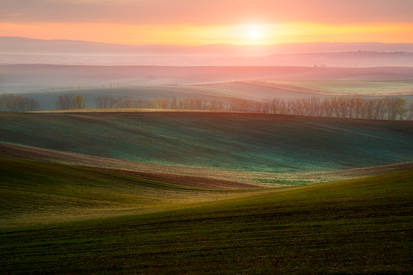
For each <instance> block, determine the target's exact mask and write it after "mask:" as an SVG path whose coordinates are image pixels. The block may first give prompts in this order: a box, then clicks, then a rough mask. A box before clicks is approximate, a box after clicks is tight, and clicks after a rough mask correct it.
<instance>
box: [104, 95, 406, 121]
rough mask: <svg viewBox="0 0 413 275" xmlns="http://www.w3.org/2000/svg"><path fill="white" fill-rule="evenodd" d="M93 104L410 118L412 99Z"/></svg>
mask: <svg viewBox="0 0 413 275" xmlns="http://www.w3.org/2000/svg"><path fill="white" fill-rule="evenodd" d="M96 107H98V108H157V109H177V110H179V109H182V110H185V109H188V110H189V109H191V110H208V111H229V112H254V113H267V114H282V115H300V116H317V117H334V118H355V119H376V120H406V119H409V120H412V119H413V103H410V104H408V103H407V102H406V100H405V99H403V98H399V97H383V98H361V97H350V96H338V97H324V98H322V97H308V98H298V99H282V98H274V99H272V100H269V101H266V102H261V101H253V100H247V99H239V98H229V99H223V100H218V99H200V98H183V99H179V100H178V99H176V98H175V97H173V98H157V99H155V100H142V99H133V98H127V97H114V96H99V97H97V98H96Z"/></svg>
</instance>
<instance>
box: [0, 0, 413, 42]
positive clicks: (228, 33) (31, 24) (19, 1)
mask: <svg viewBox="0 0 413 275" xmlns="http://www.w3.org/2000/svg"><path fill="white" fill-rule="evenodd" d="M412 14H413V0H345V1H341V0H340V1H336V0H305V1H303V0H288V1H286V0H252V1H251V0H249V1H247V0H237V1H235V0H0V36H19V37H29V38H38V39H68V40H87V41H96V42H106V43H118V44H136V45H142V44H162V45H207V44H235V45H256V44H259V45H271V44H279V43H304V42H305V43H307V42H383V43H413V16H412Z"/></svg>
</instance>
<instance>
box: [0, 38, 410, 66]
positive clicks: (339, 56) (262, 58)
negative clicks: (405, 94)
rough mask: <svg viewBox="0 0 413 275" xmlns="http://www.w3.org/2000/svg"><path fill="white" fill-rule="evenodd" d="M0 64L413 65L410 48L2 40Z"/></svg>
mask: <svg viewBox="0 0 413 275" xmlns="http://www.w3.org/2000/svg"><path fill="white" fill-rule="evenodd" d="M0 64H66V65H160V66H190V65H196V66H331V67H373V66H413V44H385V43H300V44H278V45H269V46H238V45H204V46H169V45H122V44H107V43H97V42H88V41H72V40H40V39H29V38H21V37H0Z"/></svg>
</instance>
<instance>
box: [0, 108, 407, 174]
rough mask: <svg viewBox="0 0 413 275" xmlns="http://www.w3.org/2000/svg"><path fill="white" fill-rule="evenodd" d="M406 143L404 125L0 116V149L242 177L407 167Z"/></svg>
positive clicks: (171, 116) (217, 117)
mask: <svg viewBox="0 0 413 275" xmlns="http://www.w3.org/2000/svg"><path fill="white" fill-rule="evenodd" d="M246 125H247V126H246ZM303 137H305V138H303ZM412 138H413V123H412V122H403V121H397V122H396V121H362V120H357V121H356V120H337V119H317V118H299V117H291V116H274V115H258V114H230V113H226V114H225V113H85V114H0V141H6V142H12V143H17V144H25V145H31V146H37V147H43V148H49V149H55V150H62V151H69V152H76V153H84V154H90V155H97V156H102V157H111V158H119V159H126V160H133V161H144V162H152V163H158V164H169V165H183V166H196V167H209V168H219V169H239V170H246V171H273V172H279V171H282V172H286V171H288V172H296V171H314V170H329V169H330V170H332V169H344V168H355V167H363V166H375V165H384V164H391V163H395V162H404V161H411V160H412V153H413V143H412V142H411V140H412Z"/></svg>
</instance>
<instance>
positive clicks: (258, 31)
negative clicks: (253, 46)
mask: <svg viewBox="0 0 413 275" xmlns="http://www.w3.org/2000/svg"><path fill="white" fill-rule="evenodd" d="M266 34H267V30H266V27H265V26H264V25H259V24H250V25H246V26H245V35H246V38H247V40H248V41H250V42H251V43H260V42H262V41H263V40H264V39H265V38H266Z"/></svg>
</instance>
